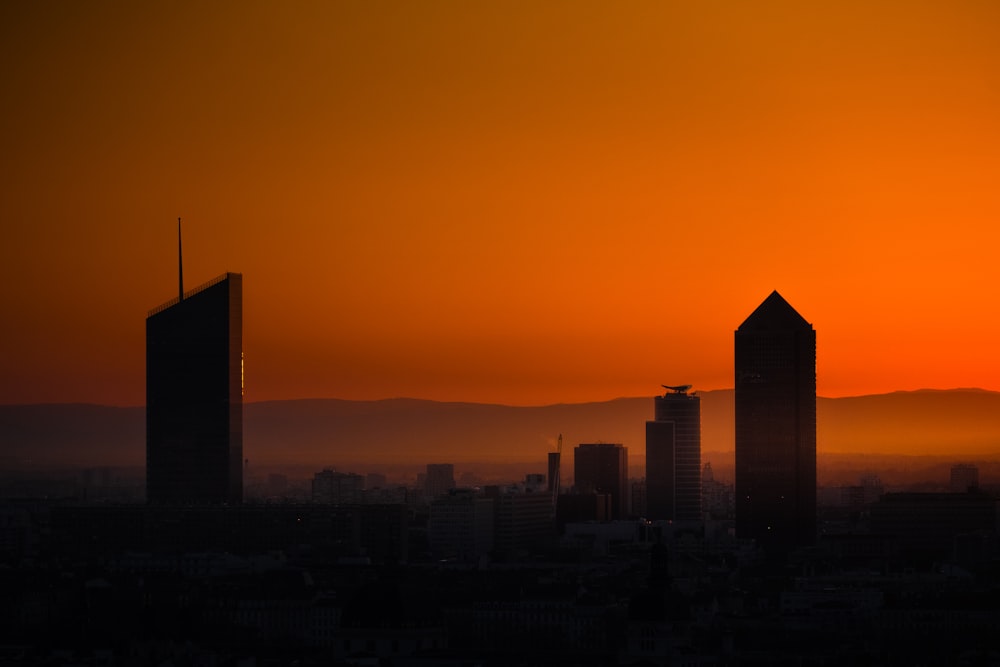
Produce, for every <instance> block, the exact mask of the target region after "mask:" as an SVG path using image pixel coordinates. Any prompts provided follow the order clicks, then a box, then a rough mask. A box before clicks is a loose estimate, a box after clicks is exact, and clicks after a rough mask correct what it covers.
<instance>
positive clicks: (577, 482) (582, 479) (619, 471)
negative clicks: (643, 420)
mask: <svg viewBox="0 0 1000 667" xmlns="http://www.w3.org/2000/svg"><path fill="white" fill-rule="evenodd" d="M573 477H574V480H573V484H574V486H576V491H577V493H603V494H608V495H610V496H611V518H612V519H624V518H626V517H627V516H628V500H627V495H626V493H627V492H628V449H627V448H626V447H625V446H623V445H620V444H606V443H597V444H583V445H578V446H577V447H576V449H575V450H574V452H573Z"/></svg>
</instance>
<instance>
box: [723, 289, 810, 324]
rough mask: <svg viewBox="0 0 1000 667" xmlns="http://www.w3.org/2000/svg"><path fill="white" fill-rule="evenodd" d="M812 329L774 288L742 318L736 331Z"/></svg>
mask: <svg viewBox="0 0 1000 667" xmlns="http://www.w3.org/2000/svg"><path fill="white" fill-rule="evenodd" d="M797 329H805V330H812V325H811V324H809V323H808V322H806V321H805V319H804V318H803V317H802V316H801V315H799V314H798V312H797V311H796V310H795V309H794V308H792V307H791V306H790V305H789V304H788V302H787V301H785V299H784V298H783V297H782V296H781V295H780V294H778V291H777V290H775V291H773V292H771V295H770V296H768V297H767V298H766V299H764V302H763V303H761V304H760V305H759V306H757V309H756V310H755V311H753V312H752V313H750V317H748V318H746V319H745V320H743V324H741V325H740V328H739V329H737V331H741V332H748V331H795V330H797Z"/></svg>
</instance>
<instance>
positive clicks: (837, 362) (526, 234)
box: [0, 2, 1000, 406]
mask: <svg viewBox="0 0 1000 667" xmlns="http://www.w3.org/2000/svg"><path fill="white" fill-rule="evenodd" d="M998 12H1000V8H996V7H993V6H988V5H982V6H965V5H963V6H948V7H944V6H939V5H937V4H933V3H908V4H906V5H905V6H903V5H895V4H893V3H886V4H880V5H878V6H874V7H873V6H871V5H870V4H869V3H860V2H854V3H852V2H849V3H839V4H838V5H837V6H835V7H833V6H831V7H822V8H820V7H803V6H800V5H799V4H798V3H792V2H773V3H768V4H766V6H762V7H759V8H755V9H751V8H748V7H744V6H743V5H741V4H740V3H736V2H732V3H720V4H717V5H713V6H712V7H675V6H670V5H662V4H660V3H639V4H637V5H633V6H631V7H629V8H625V9H623V8H616V7H610V6H608V7H602V6H591V7H579V6H577V5H575V4H561V3H551V4H549V3H547V4H546V6H544V7H536V6H530V5H523V6H516V7H506V8H503V9H501V8H498V7H493V6H489V5H484V6H479V5H477V6H475V7H471V6H469V7H461V6H454V5H450V4H432V5H423V6H420V7H416V6H406V5H402V4H390V5H386V6H380V7H373V6H364V5H359V6H335V7H323V6H311V7H299V8H285V7H278V6H272V5H267V4H260V5H252V4H251V5H241V6H239V7H236V6H233V5H226V4H224V3H223V4H220V5H214V6H212V7H210V8H204V7H200V8H196V7H195V6H193V5H184V4H181V5H176V6H172V7H117V8H111V7H92V6H80V7H72V8H67V7H56V6H48V7H44V6H30V5H21V4H18V3H11V4H8V5H5V6H4V7H2V8H0V31H2V33H0V34H2V36H3V40H2V41H3V43H4V50H3V57H4V59H5V60H4V62H5V67H4V68H2V73H0V89H2V90H3V92H4V93H5V99H7V100H9V104H8V106H7V107H5V111H4V113H3V116H2V119H0V123H2V125H0V130H2V132H3V136H4V137H6V140H5V141H6V143H5V157H6V159H5V160H4V161H3V164H2V165H0V169H2V170H3V172H2V174H3V177H4V183H5V184H6V187H5V196H4V197H3V198H0V218H2V219H3V220H4V221H5V222H4V224H5V231H6V232H7V233H6V235H5V243H4V244H3V247H2V248H0V285H2V287H0V308H2V310H3V312H4V313H5V320H6V321H9V322H13V323H15V325H14V326H9V327H5V328H4V329H3V332H2V333H0V345H2V346H3V347H4V349H9V350H17V351H18V354H16V355H7V357H6V358H5V359H4V360H3V362H0V364H2V365H0V403H3V404H25V403H49V402H56V403H64V402H94V403H99V404H105V405H123V406H129V405H141V404H142V403H143V388H144V378H143V351H142V347H143V335H142V314H143V313H144V312H145V311H146V309H147V308H148V304H149V303H155V302H157V301H159V300H162V299H164V298H167V297H169V296H170V295H171V294H172V293H173V292H174V281H175V275H174V263H175V257H174V253H173V231H174V230H173V221H174V220H175V219H176V218H177V217H178V216H180V217H183V218H184V224H185V237H186V264H187V267H186V268H187V275H188V279H189V282H190V283H191V284H196V283H199V282H203V281H205V280H208V279H210V278H211V276H213V275H215V274H216V273H218V271H219V270H220V269H222V270H226V269H234V268H237V267H238V268H239V270H241V271H242V272H243V273H244V274H245V275H246V276H248V279H250V277H252V281H253V283H252V284H253V290H252V292H250V295H251V296H250V297H249V298H250V299H252V308H249V309H248V316H247V320H246V322H245V326H246V332H245V333H246V339H245V346H246V352H247V397H246V398H247V400H248V401H264V400H272V399H289V398H305V397H335V398H348V399H359V400H361V399H380V398H390V397H397V396H411V397H417V398H427V399H435V400H452V401H454V400H461V401H474V402H489V403H504V404H511V405H543V404H553V403H563V402H583V401H599V400H607V399H612V398H616V397H620V396H644V395H647V394H648V393H649V389H648V388H649V387H650V386H656V385H657V384H658V383H659V382H661V381H662V380H663V379H666V378H672V377H683V378H685V381H686V382H691V383H692V384H693V385H694V386H695V387H696V388H698V389H701V390H711V389H721V388H729V387H731V386H732V382H731V378H730V368H731V366H732V350H731V345H730V340H729V336H730V335H731V332H732V331H733V329H734V328H735V327H736V326H737V324H738V323H739V321H740V316H741V314H742V313H744V312H747V310H748V309H749V308H750V307H752V305H753V304H754V303H756V301H757V300H758V299H759V295H760V294H762V293H768V292H770V291H771V290H773V289H778V290H780V291H782V293H783V294H785V295H786V296H787V297H788V298H789V299H790V300H791V301H792V302H794V303H798V304H803V305H805V304H808V310H809V313H810V317H811V318H812V320H813V322H815V323H816V325H817V327H819V328H821V329H822V331H823V332H824V334H823V339H822V342H821V345H822V352H821V355H820V369H819V376H820V381H819V386H818V391H819V394H820V395H821V396H831V397H837V396H851V395H863V394H873V393H882V392H887V391H894V390H912V389H919V388H938V389H947V388H955V387H980V388H984V389H988V390H994V391H995V390H1000V356H998V355H996V354H995V341H996V340H997V339H998V337H1000V319H998V318H995V317H993V316H992V315H991V313H992V312H993V310H995V309H993V308H992V307H991V305H992V304H993V303H995V302H996V298H997V287H996V284H995V282H996V281H995V280H993V276H992V273H991V271H992V268H991V267H992V266H993V258H992V255H991V253H992V248H994V247H996V245H997V242H998V241H1000V231H998V227H997V225H995V220H996V218H997V214H998V213H1000V198H998V196H997V193H996V188H995V187H994V186H993V184H992V182H991V179H990V178H989V177H988V175H989V174H991V173H992V171H993V170H994V166H995V164H996V163H997V161H998V160H1000V133H998V132H997V125H996V122H995V119H996V118H997V117H1000V98H998V96H997V94H996V90H997V87H996V86H995V85H993V83H992V82H993V81H994V78H995V72H996V71H1000V49H998V47H997V46H996V43H995V40H994V39H993V35H992V32H991V30H990V29H989V27H990V26H993V25H996V24H997V21H998V19H1000V17H998V15H997V14H998ZM667 295H668V296H667ZM665 298H669V304H670V305H669V308H668V309H661V308H659V305H660V304H661V303H662V302H663V300H664V299H665ZM65 317H70V318H72V319H73V321H74V331H73V336H72V338H71V340H68V341H67V340H66V338H65V337H64V335H63V334H62V333H61V328H60V325H59V322H60V321H61V320H62V319H63V318H65ZM860 323H864V326H859V324H860ZM898 331H907V332H908V333H907V336H906V337H904V338H900V337H899V336H898V335H897V332H898ZM678 349H683V350H685V354H684V355H676V354H673V353H672V351H673V350H678ZM929 349H933V350H935V351H936V352H935V354H933V355H928V354H927V353H926V352H927V350H929Z"/></svg>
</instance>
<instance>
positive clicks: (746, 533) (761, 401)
mask: <svg viewBox="0 0 1000 667" xmlns="http://www.w3.org/2000/svg"><path fill="white" fill-rule="evenodd" d="M735 348H736V349H735V359H736V369H735V370H736V392H735V403H736V470H735V472H736V534H737V536H738V537H741V538H753V539H756V540H758V542H759V543H761V544H762V545H764V546H765V547H774V548H777V549H784V548H793V547H795V546H800V545H808V544H812V543H814V541H815V538H816V332H815V330H814V329H813V327H812V325H811V324H809V323H808V322H807V321H806V320H805V319H803V318H802V316H801V315H799V314H798V313H797V312H796V311H795V309H794V308H792V307H791V306H790V305H789V304H788V302H787V301H785V300H784V299H783V298H782V297H781V295H780V294H778V293H777V292H772V293H771V295H770V296H768V297H767V299H765V300H764V302H763V303H761V304H760V306H758V307H757V309H756V310H754V311H753V313H751V314H750V316H749V317H748V318H747V319H746V320H745V321H744V322H743V324H741V325H740V327H739V328H738V329H737V330H736V334H735Z"/></svg>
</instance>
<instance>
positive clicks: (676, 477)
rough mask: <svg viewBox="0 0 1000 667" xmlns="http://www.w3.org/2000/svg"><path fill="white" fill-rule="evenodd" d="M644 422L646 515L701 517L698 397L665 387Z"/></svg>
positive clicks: (686, 387) (679, 518)
mask: <svg viewBox="0 0 1000 667" xmlns="http://www.w3.org/2000/svg"><path fill="white" fill-rule="evenodd" d="M664 389H666V390H667V392H666V393H665V394H664V395H662V396H657V397H656V398H655V399H654V413H653V421H648V422H646V518H648V519H653V520H658V519H668V520H672V521H698V520H699V519H701V398H699V397H698V396H696V395H694V394H689V393H688V391H689V390H690V389H691V387H690V385H682V386H678V387H667V386H666V385H664Z"/></svg>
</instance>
